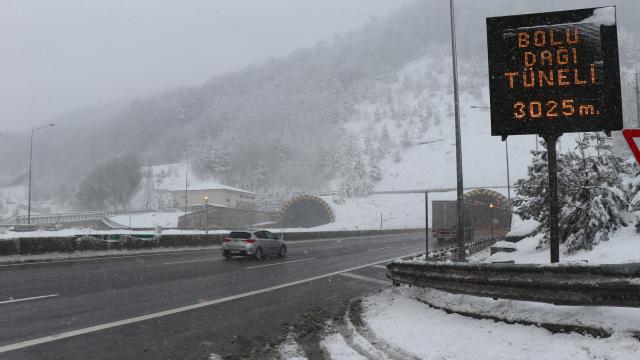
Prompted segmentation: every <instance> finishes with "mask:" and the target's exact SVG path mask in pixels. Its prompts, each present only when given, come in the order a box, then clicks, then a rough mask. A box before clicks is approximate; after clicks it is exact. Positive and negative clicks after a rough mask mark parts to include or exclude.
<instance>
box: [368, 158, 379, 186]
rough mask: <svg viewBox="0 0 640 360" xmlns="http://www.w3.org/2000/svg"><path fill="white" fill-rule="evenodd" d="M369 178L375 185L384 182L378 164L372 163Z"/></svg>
mask: <svg viewBox="0 0 640 360" xmlns="http://www.w3.org/2000/svg"><path fill="white" fill-rule="evenodd" d="M369 177H370V178H371V181H372V182H373V183H374V184H375V183H377V182H379V181H380V180H382V170H381V169H380V167H379V166H378V164H376V163H372V164H370V165H369Z"/></svg>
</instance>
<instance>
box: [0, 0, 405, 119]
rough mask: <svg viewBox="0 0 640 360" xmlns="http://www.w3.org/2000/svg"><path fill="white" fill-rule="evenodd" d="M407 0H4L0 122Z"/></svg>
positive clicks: (42, 115) (111, 97) (302, 35)
mask: <svg viewBox="0 0 640 360" xmlns="http://www.w3.org/2000/svg"><path fill="white" fill-rule="evenodd" d="M408 1H409V0H349V1H344V0H322V1H317V0H269V1H264V0H47V1H45V0H3V1H1V2H0V44H2V48H1V50H0V55H1V56H0V79H2V87H0V131H7V130H8V131H21V130H26V129H29V128H31V127H33V126H36V125H40V124H42V123H46V122H48V121H50V120H51V119H52V118H54V117H56V116H59V115H62V114H64V113H66V112H68V111H71V110H73V109H78V108H82V107H87V106H93V105H99V104H105V103H111V102H114V101H117V100H126V99H130V98H133V97H141V96H144V95H148V94H151V93H157V92H160V91H162V90H164V89H167V88H169V87H174V86H187V85H199V84H201V83H203V82H205V81H206V80H208V79H209V78H211V77H212V76H214V75H219V74H222V73H225V72H229V71H233V70H238V69H240V68H243V67H245V66H247V65H249V64H252V63H259V62H261V61H264V60H266V59H268V58H269V57H275V56H283V55H286V54H288V53H290V52H292V51H294V50H295V49H296V48H299V47H307V46H312V45H313V44H315V43H316V42H317V41H319V40H321V39H327V40H330V39H331V38H332V37H333V36H334V34H336V33H344V32H346V31H348V30H351V29H356V28H358V27H359V26H361V25H362V24H363V23H365V22H367V21H368V20H369V19H370V18H371V17H381V16H384V15H385V14H386V13H388V12H390V11H392V10H393V9H396V8H398V7H400V6H402V5H403V4H405V3H407V2H408Z"/></svg>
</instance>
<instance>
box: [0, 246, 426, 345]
mask: <svg viewBox="0 0 640 360" xmlns="http://www.w3.org/2000/svg"><path fill="white" fill-rule="evenodd" d="M418 254H422V252H417V253H412V254H406V255H400V256H395V257H392V258H388V259H384V260H379V261H375V262H371V263H368V264H364V265H359V266H354V267H351V268H348V269H343V270H338V271H334V272H330V273H327V274H323V275H318V276H313V277H310V278H306V279H302V280H296V281H292V282H288V283H284V284H280V285H275V286H270V287H267V288H264V289H259V290H254V291H249V292H245V293H242V294H237V295H231V296H227V297H223V298H220V299H216V300H211V301H205V302H201V303H197V304H193V305H187V306H182V307H179V308H175V309H170V310H165V311H160V312H157V313H153V314H148V315H142V316H136V317H132V318H129V319H124V320H119V321H113V322H110V323H106V324H100V325H95V326H90V327H87V328H83V329H77V330H71V331H66V332H63V333H59V334H54V335H49V336H43V337H40V338H35V339H31V340H26V341H21V342H18V343H14V344H9V345H4V346H0V354H1V353H5V352H7V351H12V350H17V349H22V348H26V347H29V346H34V345H39V344H44V343H48V342H52V341H56V340H61V339H66V338H70V337H74V336H78V335H84V334H89V333H93V332H96V331H100V330H106V329H111V328H114V327H117V326H122V325H127V324H132V323H136V322H140V321H145V320H149V319H155V318H159V317H163V316H168V315H173V314H178V313H181V312H185V311H189V310H194V309H199V308H202V307H207V306H211V305H216V304H220V303H224V302H228V301H231V300H237V299H242V298H245V297H249V296H253V295H258V294H263V293H266V292H271V291H274V290H279V289H283V288H287V287H290V286H295V285H299V284H304V283H307V282H310V281H314V280H319V279H324V278H327V277H330V276H334V275H338V274H341V273H343V272H349V271H354V270H358V269H363V268H366V267H369V266H371V265H375V264H380V263H383V262H390V261H393V260H396V259H399V258H401V257H403V256H411V255H418Z"/></svg>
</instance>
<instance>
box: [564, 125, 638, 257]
mask: <svg viewBox="0 0 640 360" xmlns="http://www.w3.org/2000/svg"><path fill="white" fill-rule="evenodd" d="M576 142H577V144H578V146H577V150H578V151H577V152H569V153H568V154H567V156H566V163H567V166H568V167H569V168H570V169H571V170H572V171H571V173H570V174H565V176H571V178H570V179H571V181H570V182H569V183H568V185H569V187H568V188H567V196H566V200H565V203H564V206H563V209H562V217H561V219H560V224H559V225H560V237H561V239H564V246H565V248H566V250H567V251H568V252H573V251H576V250H579V249H591V248H592V247H593V246H594V245H597V244H598V243H599V242H600V241H606V240H608V239H609V234H610V233H612V232H614V231H616V230H617V229H618V227H620V226H627V224H626V222H625V220H624V219H623V216H622V215H621V213H620V212H621V211H624V210H626V204H627V202H626V200H625V195H624V192H623V190H622V178H621V174H622V173H623V171H624V167H623V162H622V159H621V158H619V157H618V156H617V155H615V154H614V153H613V152H612V151H611V146H610V145H609V144H608V143H607V141H606V139H605V137H604V136H603V135H602V134H600V133H597V134H591V133H585V134H584V135H583V136H582V137H579V138H578V140H577V141H576Z"/></svg>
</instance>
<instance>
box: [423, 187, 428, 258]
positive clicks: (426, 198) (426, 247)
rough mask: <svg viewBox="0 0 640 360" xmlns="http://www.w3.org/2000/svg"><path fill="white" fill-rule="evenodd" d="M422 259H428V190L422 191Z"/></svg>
mask: <svg viewBox="0 0 640 360" xmlns="http://www.w3.org/2000/svg"><path fill="white" fill-rule="evenodd" d="M424 244H425V246H424V259H425V261H426V260H429V192H428V191H425V192H424Z"/></svg>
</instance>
